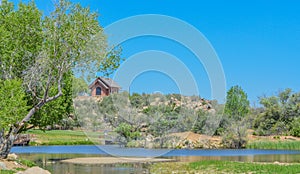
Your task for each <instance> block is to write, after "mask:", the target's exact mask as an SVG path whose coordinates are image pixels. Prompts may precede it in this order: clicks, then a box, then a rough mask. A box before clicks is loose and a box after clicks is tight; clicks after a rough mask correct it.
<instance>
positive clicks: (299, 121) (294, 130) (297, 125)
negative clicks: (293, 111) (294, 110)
mask: <svg viewBox="0 0 300 174" xmlns="http://www.w3.org/2000/svg"><path fill="white" fill-rule="evenodd" d="M291 135H292V136H295V137H300V118H296V119H294V121H293V122H292V123H291Z"/></svg>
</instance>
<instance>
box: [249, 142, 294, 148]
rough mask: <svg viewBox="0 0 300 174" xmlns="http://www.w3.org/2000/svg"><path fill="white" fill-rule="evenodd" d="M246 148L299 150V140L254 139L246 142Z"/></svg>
mask: <svg viewBox="0 0 300 174" xmlns="http://www.w3.org/2000/svg"><path fill="white" fill-rule="evenodd" d="M246 148H247V149H277V150H279V149H284V150H300V141H256V142H251V143H248V144H247V146H246Z"/></svg>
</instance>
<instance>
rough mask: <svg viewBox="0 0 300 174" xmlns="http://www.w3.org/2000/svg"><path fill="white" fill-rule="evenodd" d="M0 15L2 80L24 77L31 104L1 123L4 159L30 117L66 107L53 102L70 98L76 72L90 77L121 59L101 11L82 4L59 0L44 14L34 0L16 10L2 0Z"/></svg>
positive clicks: (43, 117)
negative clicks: (106, 32)
mask: <svg viewBox="0 0 300 174" xmlns="http://www.w3.org/2000/svg"><path fill="white" fill-rule="evenodd" d="M0 15H1V17H0V24H1V25H0V42H1V44H0V58H1V59H0V66H1V70H2V71H1V72H0V78H1V79H2V80H4V81H6V80H14V79H16V81H18V79H21V82H22V85H21V86H22V87H23V88H24V91H25V92H26V96H27V101H28V103H29V106H30V108H28V110H26V112H16V113H14V114H15V115H14V117H15V118H16V119H15V120H11V122H10V123H6V124H4V125H1V126H2V131H0V135H1V142H2V143H1V144H0V158H6V157H7V155H8V153H9V152H10V149H11V146H12V144H13V141H14V140H15V138H16V137H17V136H18V135H19V133H20V132H21V131H22V130H24V128H25V127H26V126H27V124H28V123H29V122H31V123H34V124H36V125H39V124H42V125H43V124H44V123H49V122H51V121H52V120H54V119H53V118H52V117H54V116H55V115H56V114H58V113H59V112H60V111H61V110H62V109H65V108H66V107H68V106H65V107H64V108H55V107H51V105H52V106H53V105H55V106H58V105H59V104H62V103H64V102H65V101H66V100H70V98H69V99H66V98H64V99H63V97H62V96H64V94H66V95H69V96H72V92H70V90H69V89H70V88H65V87H66V86H68V84H71V83H70V82H69V80H70V79H69V78H70V73H71V72H72V71H73V73H77V74H83V75H82V76H84V77H85V78H88V77H89V74H94V73H95V72H96V71H99V67H100V65H101V67H103V65H105V64H109V65H106V66H105V67H109V70H111V69H115V68H117V66H118V65H119V63H116V62H118V60H120V59H119V57H117V56H118V55H117V54H115V53H114V52H113V54H114V55H116V56H111V54H110V53H111V50H109V49H108V46H107V42H106V37H105V35H104V34H103V28H102V27H101V26H100V25H99V22H98V20H97V17H98V16H97V13H92V12H91V11H90V9H89V8H83V7H81V6H80V5H79V4H72V3H70V2H69V1H67V0H59V1H57V2H56V4H55V8H54V11H53V12H52V13H51V14H50V15H49V16H43V17H42V13H41V12H40V11H39V10H38V9H37V7H36V6H35V4H34V2H30V3H28V4H24V3H20V4H19V7H18V8H16V9H15V8H14V5H13V4H12V3H10V2H7V1H6V0H4V1H2V3H1V5H0ZM111 59H114V60H111ZM111 64H117V65H116V66H115V65H111ZM104 70H105V68H104ZM5 86H8V87H10V86H11V85H9V84H6V85H5ZM19 87H20V85H19V86H18V85H16V88H19ZM3 89H4V88H3ZM68 90H69V91H68ZM14 96H16V95H14ZM59 99H62V100H59ZM10 100H11V101H10ZM13 100H15V98H14V97H11V98H7V99H6V101H7V102H8V103H12V102H13ZM54 101H55V102H57V103H56V104H55V102H54ZM8 107H10V106H7V107H5V109H8ZM1 109H2V108H1ZM45 112H51V114H50V115H49V114H45ZM8 117H10V115H9V114H7V115H5V114H4V115H3V118H8ZM3 128H4V129H3ZM7 130H8V131H7Z"/></svg>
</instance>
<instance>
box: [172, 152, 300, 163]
mask: <svg viewBox="0 0 300 174" xmlns="http://www.w3.org/2000/svg"><path fill="white" fill-rule="evenodd" d="M172 159H176V160H178V161H182V162H195V161H202V160H222V161H240V162H270V163H273V162H275V161H278V162H281V163H299V162H300V154H281V155H249V156H180V157H172Z"/></svg>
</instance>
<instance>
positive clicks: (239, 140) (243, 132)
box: [222, 120, 247, 149]
mask: <svg viewBox="0 0 300 174" xmlns="http://www.w3.org/2000/svg"><path fill="white" fill-rule="evenodd" d="M229 124H230V125H227V127H226V129H225V131H224V132H223V133H222V143H223V146H224V147H225V148H231V149H241V148H245V146H246V144H247V124H246V123H245V121H244V120H243V121H233V120H231V121H230V122H229Z"/></svg>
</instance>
